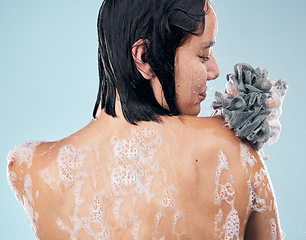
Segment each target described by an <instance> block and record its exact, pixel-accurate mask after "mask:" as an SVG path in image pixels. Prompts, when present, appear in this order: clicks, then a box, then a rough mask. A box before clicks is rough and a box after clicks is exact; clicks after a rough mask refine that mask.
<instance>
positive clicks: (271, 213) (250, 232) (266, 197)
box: [245, 160, 283, 240]
mask: <svg viewBox="0 0 306 240" xmlns="http://www.w3.org/2000/svg"><path fill="white" fill-rule="evenodd" d="M248 184H249V190H250V207H251V209H250V210H251V211H250V217H249V220H248V223H247V226H246V231H245V239H258V240H259V239H272V240H277V239H283V236H282V231H281V228H280V222H279V217H278V210H277V203H276V199H275V194H274V190H273V186H272V182H271V180H270V177H269V174H268V171H267V169H266V167H265V164H264V163H263V162H262V161H261V160H259V161H257V162H256V164H255V166H254V168H253V169H252V172H251V175H250V180H249V183H248Z"/></svg>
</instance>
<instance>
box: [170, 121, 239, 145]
mask: <svg viewBox="0 0 306 240" xmlns="http://www.w3.org/2000/svg"><path fill="white" fill-rule="evenodd" d="M175 122H176V124H172V125H173V126H172V127H170V129H171V131H173V129H174V132H176V135H177V137H179V138H180V137H181V138H183V139H185V141H186V142H188V141H189V142H190V143H192V144H193V145H194V146H197V147H199V148H203V149H206V150H207V148H208V147H209V148H218V149H219V148H220V147H221V148H222V147H223V148H228V147H229V145H230V146H231V147H236V148H237V147H239V145H240V140H239V139H238V137H237V136H236V134H235V132H234V131H233V130H231V129H229V128H228V127H227V125H226V123H225V121H224V118H223V117H191V116H183V117H178V118H177V120H176V121H175ZM169 125H170V124H169Z"/></svg>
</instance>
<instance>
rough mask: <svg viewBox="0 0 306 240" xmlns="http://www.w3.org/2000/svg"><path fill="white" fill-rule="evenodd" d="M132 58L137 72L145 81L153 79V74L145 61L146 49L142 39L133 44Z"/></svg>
mask: <svg viewBox="0 0 306 240" xmlns="http://www.w3.org/2000/svg"><path fill="white" fill-rule="evenodd" d="M132 56H133V59H134V62H135V65H136V67H137V69H138V71H139V72H140V74H141V75H142V76H143V77H144V78H145V79H148V80H150V79H152V78H154V77H155V74H154V72H153V70H152V68H151V66H150V64H149V62H148V60H147V47H146V45H145V44H144V42H143V40H142V39H139V40H138V41H137V42H135V43H134V45H133V47H132Z"/></svg>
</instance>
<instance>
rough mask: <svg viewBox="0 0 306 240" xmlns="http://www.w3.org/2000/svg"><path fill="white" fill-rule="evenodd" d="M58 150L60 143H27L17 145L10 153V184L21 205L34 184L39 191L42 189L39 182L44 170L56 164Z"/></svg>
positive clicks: (8, 166) (8, 173) (8, 176)
mask: <svg viewBox="0 0 306 240" xmlns="http://www.w3.org/2000/svg"><path fill="white" fill-rule="evenodd" d="M57 148H58V142H43V141H35V142H25V143H21V144H19V145H17V146H16V147H14V148H13V149H12V150H11V151H10V152H9V153H8V155H7V164H8V165H7V178H8V183H9V185H10V186H11V188H12V191H13V193H14V194H15V196H16V198H17V199H18V200H19V201H21V203H24V201H25V200H24V197H23V195H25V196H27V194H29V189H30V188H31V189H32V187H33V184H34V185H35V186H36V187H37V189H38V188H39V187H40V185H41V184H40V183H39V182H40V180H41V179H42V175H43V174H44V171H43V170H44V169H46V168H48V167H49V166H50V165H52V164H53V165H55V164H56V163H55V162H56V155H57ZM49 180H50V179H49ZM27 192H28V193H27ZM54 193H55V191H54ZM27 197H29V196H27Z"/></svg>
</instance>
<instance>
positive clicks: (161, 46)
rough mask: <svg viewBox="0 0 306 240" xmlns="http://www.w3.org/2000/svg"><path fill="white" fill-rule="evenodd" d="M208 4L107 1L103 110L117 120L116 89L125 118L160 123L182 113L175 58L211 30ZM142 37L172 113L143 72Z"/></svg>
mask: <svg viewBox="0 0 306 240" xmlns="http://www.w3.org/2000/svg"><path fill="white" fill-rule="evenodd" d="M206 1H207V0H104V2H103V4H102V6H101V8H100V12H99V16H98V23H97V26H98V40H99V47H98V66H99V92H98V96H97V100H96V104H95V107H94V111H93V116H94V118H95V117H96V114H97V111H98V107H99V105H100V104H101V109H105V112H106V113H107V114H109V115H111V116H113V117H116V112H115V101H116V90H117V91H118V93H119V96H120V102H121V105H122V112H123V115H124V117H125V119H126V120H127V121H128V122H129V123H131V124H136V123H137V122H139V121H160V118H159V116H164V115H179V114H180V113H179V112H178V110H177V108H176V104H175V84H174V59H175V53H176V49H177V48H178V47H179V46H181V45H182V44H183V43H184V42H185V41H186V40H187V39H188V37H189V36H191V35H201V34H202V33H203V32H204V27H205V11H204V6H205V2H206ZM139 39H142V40H143V41H144V44H145V45H146V47H147V57H146V59H147V61H148V63H149V64H150V66H151V68H152V70H153V71H154V73H155V75H156V77H157V78H158V79H159V81H160V83H161V86H162V89H163V92H164V96H165V99H166V102H167V104H168V106H169V110H168V109H165V108H163V107H162V106H160V105H159V103H158V102H157V100H156V99H155V96H154V93H153V90H152V87H151V84H150V81H149V80H147V79H145V78H144V77H143V76H142V75H141V74H140V72H139V71H138V69H137V67H136V65H135V62H134V59H133V56H132V47H133V45H134V43H135V42H136V41H137V40H139Z"/></svg>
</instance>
